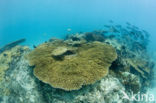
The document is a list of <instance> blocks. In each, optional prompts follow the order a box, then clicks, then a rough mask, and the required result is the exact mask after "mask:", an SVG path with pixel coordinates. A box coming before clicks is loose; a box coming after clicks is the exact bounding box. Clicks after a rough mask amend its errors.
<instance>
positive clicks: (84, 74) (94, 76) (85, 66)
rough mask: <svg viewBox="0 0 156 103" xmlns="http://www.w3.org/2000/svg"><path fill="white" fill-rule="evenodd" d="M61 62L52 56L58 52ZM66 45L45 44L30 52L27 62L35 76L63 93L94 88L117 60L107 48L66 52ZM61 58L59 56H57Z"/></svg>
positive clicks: (98, 46)
mask: <svg viewBox="0 0 156 103" xmlns="http://www.w3.org/2000/svg"><path fill="white" fill-rule="evenodd" d="M59 47H60V48H62V47H66V49H63V48H62V49H59V50H62V52H61V51H59V52H60V53H61V54H63V55H62V56H63V57H64V58H63V59H60V60H59V59H55V58H54V57H53V53H54V52H55V54H56V51H57V50H58V48H59ZM67 48H72V47H69V46H68V45H67V44H66V43H57V42H53V43H44V44H42V45H40V46H39V47H37V48H36V49H35V50H33V51H32V52H31V53H30V54H29V55H28V59H29V62H30V65H31V66H35V69H34V75H35V76H36V77H37V78H38V79H40V80H41V81H43V82H45V83H48V84H50V85H51V86H52V87H55V88H61V89H64V90H77V89H80V88H81V87H82V85H88V84H93V83H94V82H96V81H97V80H100V79H101V78H103V77H104V76H106V75H107V74H108V69H109V67H110V65H111V63H112V62H113V61H114V60H115V59H116V58H117V54H116V51H115V49H114V48H113V47H112V46H110V45H107V44H104V43H100V42H92V43H86V44H82V45H81V47H78V48H76V49H75V48H74V49H70V50H74V52H72V51H71V52H72V53H65V52H67V51H68V50H69V49H67ZM59 56H60V55H59Z"/></svg>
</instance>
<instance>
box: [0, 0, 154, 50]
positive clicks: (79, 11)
mask: <svg viewBox="0 0 156 103" xmlns="http://www.w3.org/2000/svg"><path fill="white" fill-rule="evenodd" d="M155 4H156V1H155V0H137V1H136V0H46V1H45V0H27V1H26V0H1V1H0V46H3V45H5V44H7V43H9V42H12V41H15V40H18V39H20V38H26V39H27V42H26V44H27V45H29V46H32V45H33V44H35V45H37V44H40V43H42V42H44V41H45V40H48V39H49V38H51V37H59V38H63V37H64V36H65V34H66V33H68V31H67V29H68V28H70V29H71V32H73V33H75V32H81V31H93V30H95V29H101V28H102V27H103V25H104V24H106V23H108V21H109V20H113V21H114V22H115V23H116V24H124V23H125V22H129V23H131V24H133V25H136V26H138V27H139V28H141V29H144V30H146V31H148V32H149V33H150V34H151V39H150V40H151V47H152V49H153V50H156V46H154V44H156V41H155V38H156V36H155V34H156V30H155V27H156V23H155V18H156V12H155V11H156V5H155ZM71 32H70V33H71Z"/></svg>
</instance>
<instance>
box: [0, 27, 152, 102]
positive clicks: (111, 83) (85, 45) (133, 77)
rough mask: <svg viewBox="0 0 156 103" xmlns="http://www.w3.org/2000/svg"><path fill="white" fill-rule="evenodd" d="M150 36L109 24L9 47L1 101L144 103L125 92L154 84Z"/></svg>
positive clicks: (1, 58)
mask: <svg viewBox="0 0 156 103" xmlns="http://www.w3.org/2000/svg"><path fill="white" fill-rule="evenodd" d="M136 37H137V38H136ZM147 37H148V33H147V32H146V31H141V30H139V29H138V28H136V27H135V28H134V27H130V26H129V27H128V28H123V27H122V26H120V25H115V26H113V25H106V26H105V29H104V30H97V31H93V32H84V33H76V34H71V35H68V36H67V37H66V38H65V39H64V40H60V39H50V40H49V41H47V42H46V43H43V44H41V45H39V46H37V47H35V49H34V50H31V49H29V47H26V46H19V45H18V46H14V47H12V48H8V49H6V50H4V51H2V52H1V53H0V103H140V101H132V100H128V99H125V98H123V97H124V94H127V96H128V97H131V96H132V93H133V94H134V95H137V94H138V93H143V94H145V93H146V92H147V91H148V88H151V87H152V80H153V79H154V72H153V69H154V64H155V63H154V62H153V61H152V59H151V58H150V57H149V55H148V50H147V45H148V38H147ZM144 102H147V101H141V103H144ZM148 102H150V101H148ZM153 102H154V101H153Z"/></svg>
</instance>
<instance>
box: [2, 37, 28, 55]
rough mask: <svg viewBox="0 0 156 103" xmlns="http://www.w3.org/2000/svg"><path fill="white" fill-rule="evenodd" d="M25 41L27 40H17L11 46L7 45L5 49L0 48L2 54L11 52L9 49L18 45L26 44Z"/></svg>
mask: <svg viewBox="0 0 156 103" xmlns="http://www.w3.org/2000/svg"><path fill="white" fill-rule="evenodd" d="M25 41H26V39H25V38H23V39H19V40H16V41H14V42H11V43H9V44H6V45H5V46H4V47H2V48H0V53H2V52H4V51H6V50H9V49H11V48H13V47H15V46H17V45H18V44H20V43H23V42H25Z"/></svg>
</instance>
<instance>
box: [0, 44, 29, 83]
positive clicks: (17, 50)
mask: <svg viewBox="0 0 156 103" xmlns="http://www.w3.org/2000/svg"><path fill="white" fill-rule="evenodd" d="M26 49H28V47H21V46H16V47H14V48H11V49H9V50H6V51H3V52H2V53H1V54H0V81H1V80H3V77H4V75H5V71H6V70H7V69H8V68H9V65H10V63H11V62H12V60H13V58H17V57H19V56H21V51H22V50H23V51H24V50H26Z"/></svg>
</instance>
